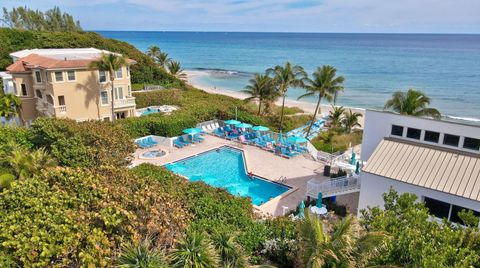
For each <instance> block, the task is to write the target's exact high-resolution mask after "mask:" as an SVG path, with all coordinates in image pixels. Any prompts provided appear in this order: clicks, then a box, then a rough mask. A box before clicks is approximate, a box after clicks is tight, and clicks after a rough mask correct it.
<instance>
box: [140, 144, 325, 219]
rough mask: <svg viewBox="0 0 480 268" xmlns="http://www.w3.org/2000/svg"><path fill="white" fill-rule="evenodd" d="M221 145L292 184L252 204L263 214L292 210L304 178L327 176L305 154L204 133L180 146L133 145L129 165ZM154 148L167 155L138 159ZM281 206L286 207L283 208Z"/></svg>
mask: <svg viewBox="0 0 480 268" xmlns="http://www.w3.org/2000/svg"><path fill="white" fill-rule="evenodd" d="M224 145H229V146H232V147H235V148H238V149H241V150H243V151H244V155H245V161H246V164H247V169H248V171H250V172H253V173H254V174H255V175H258V176H261V177H264V178H266V179H268V180H271V181H278V180H279V179H280V178H281V177H286V179H285V180H284V181H283V182H282V183H283V184H285V185H287V186H290V187H292V190H290V191H288V192H287V193H285V194H283V195H281V196H280V198H274V199H272V200H270V201H268V202H267V203H265V204H263V205H261V206H259V207H256V208H257V209H258V210H259V211H260V212H261V213H263V214H265V215H269V216H280V215H283V213H284V211H285V212H288V211H290V210H295V209H296V207H297V206H298V204H299V203H300V202H301V200H303V199H304V198H305V192H306V187H307V182H308V181H309V180H310V179H312V178H316V179H318V180H320V181H324V180H328V178H327V177H324V176H323V175H322V173H323V164H321V163H319V162H316V161H313V160H312V159H310V158H308V157H305V156H301V155H300V156H297V157H294V158H291V159H286V158H283V157H280V156H277V155H274V154H273V153H271V152H267V151H265V150H262V149H260V148H258V147H255V146H251V145H241V144H238V143H235V142H232V141H228V140H225V139H221V138H217V137H214V136H211V135H207V136H205V141H204V142H202V143H200V144H194V145H190V146H187V147H185V148H182V149H178V148H175V147H166V146H156V147H154V148H150V149H137V151H136V152H135V159H134V160H133V165H139V164H141V163H151V164H154V165H165V164H168V163H171V162H175V161H178V160H181V159H183V158H186V157H189V156H192V155H196V154H199V153H202V152H205V151H208V150H212V149H215V148H218V147H220V146H224ZM154 149H162V150H165V151H166V152H167V155H165V156H163V157H160V158H157V159H151V160H147V159H140V156H141V154H142V153H143V152H145V151H149V150H154ZM284 207H286V208H285V209H284Z"/></svg>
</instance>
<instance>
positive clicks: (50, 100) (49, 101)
mask: <svg viewBox="0 0 480 268" xmlns="http://www.w3.org/2000/svg"><path fill="white" fill-rule="evenodd" d="M46 98H47V102H48V103H50V104H51V105H53V97H52V95H50V94H47V95H46Z"/></svg>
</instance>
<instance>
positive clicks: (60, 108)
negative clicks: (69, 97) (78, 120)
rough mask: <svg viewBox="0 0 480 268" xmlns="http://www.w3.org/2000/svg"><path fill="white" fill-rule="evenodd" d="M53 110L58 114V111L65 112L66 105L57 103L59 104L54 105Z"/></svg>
mask: <svg viewBox="0 0 480 268" xmlns="http://www.w3.org/2000/svg"><path fill="white" fill-rule="evenodd" d="M55 112H56V113H57V114H59V113H66V112H67V106H65V105H59V106H57V107H55Z"/></svg>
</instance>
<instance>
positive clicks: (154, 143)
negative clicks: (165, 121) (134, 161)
mask: <svg viewBox="0 0 480 268" xmlns="http://www.w3.org/2000/svg"><path fill="white" fill-rule="evenodd" d="M147 142H148V143H149V144H151V145H152V146H155V145H157V144H158V142H156V141H154V140H153V138H152V136H149V137H147Z"/></svg>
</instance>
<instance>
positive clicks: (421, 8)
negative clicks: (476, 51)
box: [0, 0, 480, 33]
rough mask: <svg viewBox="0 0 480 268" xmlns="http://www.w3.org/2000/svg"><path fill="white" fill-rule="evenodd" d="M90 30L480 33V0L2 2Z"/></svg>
mask: <svg viewBox="0 0 480 268" xmlns="http://www.w3.org/2000/svg"><path fill="white" fill-rule="evenodd" d="M0 3H1V4H0V6H4V7H7V8H11V7H16V6H25V5H26V6H28V7H30V8H34V9H41V10H45V9H48V8H50V7H53V6H55V5H56V6H59V7H60V8H61V9H62V10H64V11H66V12H68V13H70V14H72V15H73V16H74V17H75V18H76V19H78V20H80V22H81V25H82V27H83V28H84V29H85V30H138V31H246V32H347V33H480V15H479V11H480V0H188V1H182V0H62V1H53V0H22V1H18V0H2V1H0Z"/></svg>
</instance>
